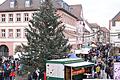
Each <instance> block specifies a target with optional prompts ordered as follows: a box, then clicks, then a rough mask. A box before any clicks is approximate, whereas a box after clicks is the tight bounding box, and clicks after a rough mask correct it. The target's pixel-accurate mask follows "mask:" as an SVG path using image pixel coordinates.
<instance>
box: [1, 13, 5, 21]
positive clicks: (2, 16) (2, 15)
mask: <svg viewBox="0 0 120 80" xmlns="http://www.w3.org/2000/svg"><path fill="white" fill-rule="evenodd" d="M1 21H2V22H5V14H1Z"/></svg>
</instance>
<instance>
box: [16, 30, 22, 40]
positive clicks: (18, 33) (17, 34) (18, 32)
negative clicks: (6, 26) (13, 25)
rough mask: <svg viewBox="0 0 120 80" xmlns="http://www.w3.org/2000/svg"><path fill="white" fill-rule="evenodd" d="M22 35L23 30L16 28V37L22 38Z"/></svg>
mask: <svg viewBox="0 0 120 80" xmlns="http://www.w3.org/2000/svg"><path fill="white" fill-rule="evenodd" d="M20 37H21V31H20V29H16V38H20Z"/></svg>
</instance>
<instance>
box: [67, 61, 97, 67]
mask: <svg viewBox="0 0 120 80" xmlns="http://www.w3.org/2000/svg"><path fill="white" fill-rule="evenodd" d="M94 65H95V64H94V63H92V62H78V63H71V64H65V66H69V67H84V66H94Z"/></svg>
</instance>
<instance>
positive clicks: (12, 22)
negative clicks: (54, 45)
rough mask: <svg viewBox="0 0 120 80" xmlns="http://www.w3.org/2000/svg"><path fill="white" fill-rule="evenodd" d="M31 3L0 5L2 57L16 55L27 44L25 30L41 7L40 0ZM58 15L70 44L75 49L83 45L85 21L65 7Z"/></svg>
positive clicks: (8, 1) (20, 1)
mask: <svg viewBox="0 0 120 80" xmlns="http://www.w3.org/2000/svg"><path fill="white" fill-rule="evenodd" d="M26 1H28V2H26ZM31 1H32V0H6V1H5V2H4V3H3V4H1V5H0V55H2V56H10V55H14V54H15V49H16V47H17V46H21V43H23V44H26V43H27V40H26V38H25V34H26V32H25V28H26V27H28V22H29V20H30V19H32V16H33V14H34V12H35V11H36V10H37V9H38V8H39V5H40V0H34V1H33V2H32V3H31ZM58 1H59V0H58ZM16 2H17V4H16ZM29 3H30V4H29ZM80 6H81V5H80ZM69 7H70V6H69ZM81 11H82V10H81ZM57 14H59V15H60V16H61V20H62V22H63V24H64V25H65V26H66V28H65V31H64V34H65V36H66V38H68V39H69V43H70V44H71V45H74V47H76V46H77V44H82V38H81V37H80V36H81V35H82V34H81V32H82V27H83V25H82V22H83V21H82V20H81V19H80V18H79V17H78V16H75V15H74V14H73V13H72V12H70V11H67V10H65V9H64V8H63V7H61V8H58V10H57Z"/></svg>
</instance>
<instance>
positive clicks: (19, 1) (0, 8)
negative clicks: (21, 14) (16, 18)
mask: <svg viewBox="0 0 120 80" xmlns="http://www.w3.org/2000/svg"><path fill="white" fill-rule="evenodd" d="M10 1H11V0H6V1H5V2H3V3H2V4H1V5H0V12H4V11H19V10H20V11H22V10H36V9H38V8H39V5H40V0H34V1H33V0H32V4H31V6H30V7H25V0H16V6H15V7H14V8H10Z"/></svg>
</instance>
